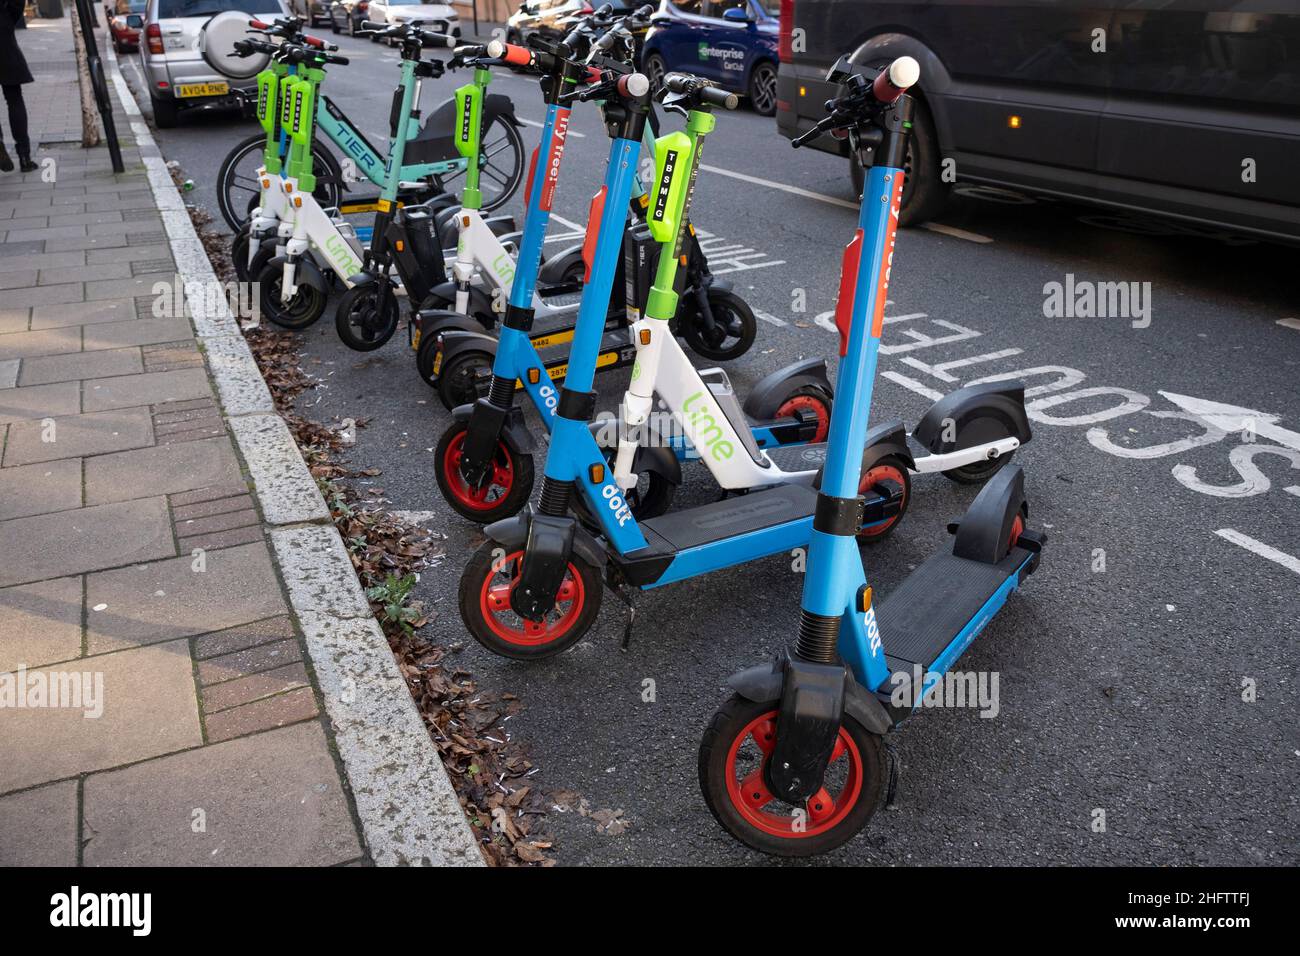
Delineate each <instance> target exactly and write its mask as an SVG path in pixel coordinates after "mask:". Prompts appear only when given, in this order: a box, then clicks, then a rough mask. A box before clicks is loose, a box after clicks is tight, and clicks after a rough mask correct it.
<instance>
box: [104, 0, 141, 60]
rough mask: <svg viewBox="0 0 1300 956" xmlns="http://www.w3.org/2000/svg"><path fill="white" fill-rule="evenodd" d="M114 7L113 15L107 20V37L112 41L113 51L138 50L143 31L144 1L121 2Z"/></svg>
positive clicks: (124, 0)
mask: <svg viewBox="0 0 1300 956" xmlns="http://www.w3.org/2000/svg"><path fill="white" fill-rule="evenodd" d="M114 7H115V11H114V13H113V15H112V16H110V17H109V18H108V35H109V37H110V38H111V39H112V41H113V49H114V50H116V51H117V52H118V53H129V52H131V51H132V50H138V49H139V48H140V31H141V30H143V29H144V11H145V0H130V2H126V0H123V2H121V3H117V4H115V5H114Z"/></svg>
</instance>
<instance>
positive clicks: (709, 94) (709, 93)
mask: <svg viewBox="0 0 1300 956" xmlns="http://www.w3.org/2000/svg"><path fill="white" fill-rule="evenodd" d="M700 99H701V100H703V101H704V102H705V103H708V104H710V105H712V106H717V107H720V108H721V109H724V110H734V109H735V108H736V107H737V106H739V105H740V97H739V96H737V95H736V94H735V93H728V92H727V91H726V90H720V89H718V88H717V87H716V86H706V87H705V88H704V89H702V90H700Z"/></svg>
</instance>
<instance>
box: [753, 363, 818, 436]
mask: <svg viewBox="0 0 1300 956" xmlns="http://www.w3.org/2000/svg"><path fill="white" fill-rule="evenodd" d="M804 385H816V386H817V387H819V388H824V389H825V390H826V394H828V395H833V394H834V393H833V390H832V389H831V380H830V378H829V377H828V376H827V374H826V360H825V359H807V360H805V361H803V362H796V363H795V364H794V365H787V366H786V367H785V368H779V369H777V370H776V371H775V372H773V373H771V374H770V375H765V376H763V377H762V378H761V379H759V380H758V382H757V384H755V385H754V388H753V389H752V390H751V391H750V393H749V397H748V398H746V399H745V406H744V410H745V414H746V415H747V416H748V417H749V419H750V421H755V422H767V421H771V420H772V419H774V418H775V417H776V410H777V409H778V408H780V407H781V402H782V401H783V400H784V399H785V397H786V396H787V395H789V394H790V391H791V390H792V389H795V388H800V387H802V386H804Z"/></svg>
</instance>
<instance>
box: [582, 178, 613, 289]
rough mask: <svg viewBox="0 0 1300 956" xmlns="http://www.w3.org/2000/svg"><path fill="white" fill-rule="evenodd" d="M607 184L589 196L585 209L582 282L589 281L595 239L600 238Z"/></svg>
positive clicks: (607, 189) (594, 255)
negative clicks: (585, 225)
mask: <svg viewBox="0 0 1300 956" xmlns="http://www.w3.org/2000/svg"><path fill="white" fill-rule="evenodd" d="M608 193H609V187H608V186H601V187H600V192H598V193H596V195H594V196H592V197H591V208H590V209H589V210H588V211H587V237H586V238H585V239H583V240H582V261H583V262H584V263H585V264H586V266H587V271H586V272H584V273H583V274H582V281H583V282H584V283H587V282H590V281H591V263H592V261H593V260H594V259H595V258H596V240H597V239H599V238H600V218H601V216H602V215H603V214H604V212H605V196H606V195H607V194H608Z"/></svg>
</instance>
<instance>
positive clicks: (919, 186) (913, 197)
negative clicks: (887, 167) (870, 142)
mask: <svg viewBox="0 0 1300 956" xmlns="http://www.w3.org/2000/svg"><path fill="white" fill-rule="evenodd" d="M914 102H915V104H916V110H915V112H914V113H913V115H912V136H911V138H910V139H908V141H907V156H906V158H905V159H904V160H903V172H904V177H903V197H902V203H901V207H902V208H901V209H900V210H899V213H898V224H899V225H900V226H912V225H919V224H920V223H923V222H928V221H929V220H931V219H933V218H934V217H935V216H937V215H939V213H940V211H941V210H942V209H943V207H944V204H945V203H946V202H947V201H948V193H949V192H950V191H951V190H952V184H951V183H946V182H944V181H943V177H942V176H941V175H940V168H939V138H938V136H936V135H935V132H934V120H933V119H931V118H930V110H929V108H928V107H927V106H926V105H925V100H923V99H921V98H920V97H919V96H918V97H916V98H915V100H914ZM849 177H850V179H851V180H852V182H853V194H854V196H856V197H857V198H859V199H861V198H862V189H863V185H864V183H865V180H866V174H865V172H864V171H863V169H862V166H861V165H860V164H859V163H858V161H857V158H856V157H853V156H850V157H849Z"/></svg>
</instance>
